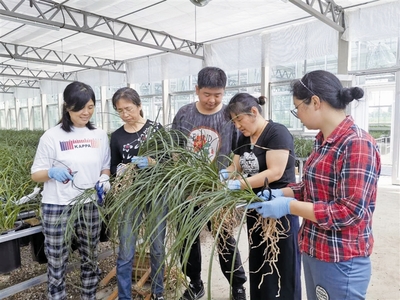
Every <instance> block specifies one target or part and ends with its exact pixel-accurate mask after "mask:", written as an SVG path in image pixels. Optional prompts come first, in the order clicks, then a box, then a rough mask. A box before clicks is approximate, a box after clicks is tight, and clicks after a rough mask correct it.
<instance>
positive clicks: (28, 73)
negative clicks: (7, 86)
mask: <svg viewBox="0 0 400 300" xmlns="http://www.w3.org/2000/svg"><path fill="white" fill-rule="evenodd" d="M0 75H1V76H5V77H17V78H25V79H36V80H53V81H73V80H74V78H75V75H76V72H64V73H63V72H49V71H43V70H33V69H30V68H22V67H17V66H11V65H4V64H1V65H0Z"/></svg>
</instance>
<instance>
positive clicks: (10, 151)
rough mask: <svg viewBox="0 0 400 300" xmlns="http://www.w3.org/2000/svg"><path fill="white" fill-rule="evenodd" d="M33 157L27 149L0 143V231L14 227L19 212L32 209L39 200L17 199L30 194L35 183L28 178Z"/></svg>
mask: <svg viewBox="0 0 400 300" xmlns="http://www.w3.org/2000/svg"><path fill="white" fill-rule="evenodd" d="M32 159H33V157H32V156H31V152H30V151H29V149H26V148H23V147H21V148H20V149H19V150H18V151H16V148H15V147H13V146H11V145H7V144H2V145H0V168H1V172H0V232H1V231H7V230H11V229H14V227H15V225H14V224H15V223H16V221H18V219H19V214H20V213H21V212H23V211H28V210H34V209H36V208H37V206H38V203H39V201H38V200H36V199H35V201H33V202H27V203H19V201H18V200H19V199H21V198H22V197H24V196H26V195H28V194H30V193H31V192H32V191H33V189H34V188H35V186H36V184H35V183H33V182H32V180H31V178H30V172H29V171H30V164H31V163H32Z"/></svg>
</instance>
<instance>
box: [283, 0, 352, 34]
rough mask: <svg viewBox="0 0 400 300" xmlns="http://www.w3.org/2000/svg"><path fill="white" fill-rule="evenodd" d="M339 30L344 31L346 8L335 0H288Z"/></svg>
mask: <svg viewBox="0 0 400 300" xmlns="http://www.w3.org/2000/svg"><path fill="white" fill-rule="evenodd" d="M288 1H289V2H291V3H293V4H294V5H296V6H297V7H300V8H301V9H302V10H304V11H306V12H308V13H309V14H311V15H312V16H314V17H316V18H317V19H319V20H320V21H322V22H324V23H325V24H327V25H329V26H330V27H332V28H334V29H335V30H337V31H339V32H344V29H345V24H344V10H343V8H342V7H341V6H339V5H337V4H336V3H335V2H334V1H333V0H304V1H303V0H288Z"/></svg>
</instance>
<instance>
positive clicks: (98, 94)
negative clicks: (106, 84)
mask: <svg viewBox="0 0 400 300" xmlns="http://www.w3.org/2000/svg"><path fill="white" fill-rule="evenodd" d="M93 92H94V96H95V97H96V101H97V100H100V99H101V86H95V87H94V88H93ZM96 106H97V104H96Z"/></svg>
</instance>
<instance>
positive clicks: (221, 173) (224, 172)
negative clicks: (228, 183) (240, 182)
mask: <svg viewBox="0 0 400 300" xmlns="http://www.w3.org/2000/svg"><path fill="white" fill-rule="evenodd" d="M218 174H219V180H220V181H221V182H224V181H225V180H227V179H228V178H229V172H228V170H227V169H222V170H221V171H219V173H218Z"/></svg>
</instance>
